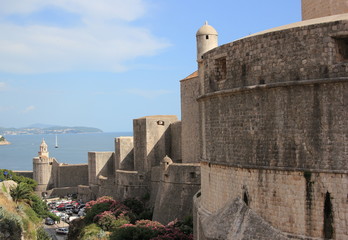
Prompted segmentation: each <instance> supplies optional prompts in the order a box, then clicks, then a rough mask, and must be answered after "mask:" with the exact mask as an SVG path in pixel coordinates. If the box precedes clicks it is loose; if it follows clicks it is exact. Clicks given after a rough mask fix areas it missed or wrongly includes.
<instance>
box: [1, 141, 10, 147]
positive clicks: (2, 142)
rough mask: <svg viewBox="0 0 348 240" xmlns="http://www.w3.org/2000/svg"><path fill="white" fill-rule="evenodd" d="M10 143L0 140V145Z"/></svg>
mask: <svg viewBox="0 0 348 240" xmlns="http://www.w3.org/2000/svg"><path fill="white" fill-rule="evenodd" d="M10 144H11V143H10V142H9V141H6V140H5V141H0V146H1V145H10Z"/></svg>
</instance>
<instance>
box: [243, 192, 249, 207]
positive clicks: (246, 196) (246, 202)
mask: <svg viewBox="0 0 348 240" xmlns="http://www.w3.org/2000/svg"><path fill="white" fill-rule="evenodd" d="M243 201H244V202H245V204H246V205H247V206H249V197H248V193H247V192H246V191H245V192H244V194H243Z"/></svg>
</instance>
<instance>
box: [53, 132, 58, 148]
mask: <svg viewBox="0 0 348 240" xmlns="http://www.w3.org/2000/svg"><path fill="white" fill-rule="evenodd" d="M54 147H55V148H58V137H57V134H56V145H55V146H54Z"/></svg>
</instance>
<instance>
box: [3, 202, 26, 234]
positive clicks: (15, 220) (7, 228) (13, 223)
mask: <svg viewBox="0 0 348 240" xmlns="http://www.w3.org/2000/svg"><path fill="white" fill-rule="evenodd" d="M22 226H23V223H22V219H21V218H20V217H19V216H18V215H15V214H13V213H10V212H7V211H6V210H5V209H3V208H0V230H1V231H0V239H11V240H12V239H13V240H16V239H21V237H22V229H23V227H22ZM5 236H11V238H5Z"/></svg>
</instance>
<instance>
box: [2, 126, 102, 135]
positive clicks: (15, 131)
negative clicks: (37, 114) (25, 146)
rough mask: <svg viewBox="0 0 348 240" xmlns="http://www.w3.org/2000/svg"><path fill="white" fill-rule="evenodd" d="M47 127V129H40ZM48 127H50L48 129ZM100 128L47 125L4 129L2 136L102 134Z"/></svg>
mask: <svg viewBox="0 0 348 240" xmlns="http://www.w3.org/2000/svg"><path fill="white" fill-rule="evenodd" d="M39 126H45V127H39ZM47 126H48V127H47ZM100 132H103V131H102V130H101V129H99V128H93V127H66V126H53V125H45V124H34V125H31V126H29V127H25V128H2V127H0V135H32V134H65V133H100Z"/></svg>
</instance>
